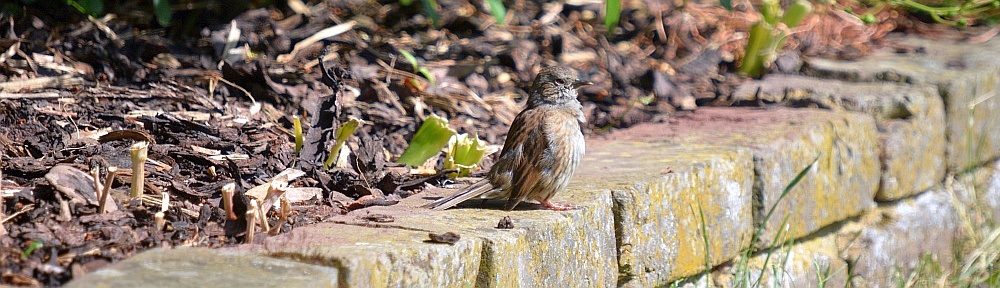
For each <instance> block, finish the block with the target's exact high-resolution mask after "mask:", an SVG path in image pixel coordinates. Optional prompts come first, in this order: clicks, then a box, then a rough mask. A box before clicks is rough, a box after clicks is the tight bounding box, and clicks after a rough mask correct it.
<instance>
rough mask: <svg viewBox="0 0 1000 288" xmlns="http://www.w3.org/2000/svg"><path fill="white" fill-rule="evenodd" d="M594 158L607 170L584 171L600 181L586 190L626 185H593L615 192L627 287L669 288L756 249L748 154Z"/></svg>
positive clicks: (704, 150) (652, 152) (623, 145)
mask: <svg viewBox="0 0 1000 288" xmlns="http://www.w3.org/2000/svg"><path fill="white" fill-rule="evenodd" d="M618 151H643V152H644V153H636V154H631V155H627V154H626V153H619V152H618ZM587 157H593V158H591V159H595V160H592V161H595V162H600V163H602V164H603V165H599V166H598V167H593V168H591V169H587V170H583V171H581V173H580V175H579V177H578V178H577V179H593V180H581V182H584V183H587V182H588V181H589V182H595V183H596V181H601V180H600V179H603V178H601V177H599V176H598V175H607V176H608V177H609V178H611V179H622V180H625V181H621V180H619V181H616V182H618V183H607V182H605V183H604V184H599V183H597V184H594V185H604V186H606V187H607V186H608V185H609V184H611V185H615V186H610V187H609V188H607V189H611V191H612V192H613V194H612V195H613V198H614V201H615V208H614V209H615V212H614V213H615V215H616V221H618V223H617V225H616V228H615V229H616V230H617V231H616V232H617V234H618V237H619V238H618V242H619V243H618V244H619V246H618V247H619V255H618V261H619V270H620V273H621V275H620V277H621V279H620V280H619V282H620V283H622V285H624V286H630V287H632V286H638V287H647V286H656V285H663V284H666V283H668V282H669V281H670V280H672V279H676V278H679V277H683V276H688V275H692V274H695V273H697V272H699V271H702V270H704V269H705V268H706V267H712V266H715V265H717V264H719V263H722V262H724V261H726V260H728V259H731V258H732V257H735V256H736V255H737V254H738V253H739V251H740V249H741V248H742V247H746V246H747V245H748V244H749V239H750V237H749V235H750V231H751V224H750V220H751V208H752V207H751V203H750V196H751V194H750V192H751V189H750V188H751V180H752V171H753V170H752V166H751V158H750V153H749V151H747V150H745V149H739V148H727V147H709V146H687V147H685V146H676V145H665V144H653V143H637V142H619V143H613V144H609V145H607V146H604V147H601V148H600V149H599V152H596V153H593V154H591V155H589V156H587ZM596 159H611V161H607V160H605V161H598V160H596ZM621 175H625V176H621ZM702 214H704V218H702V217H701V215H702ZM703 225H704V227H705V228H706V229H705V230H706V231H705V232H702V226H703ZM706 241H707V243H706ZM706 246H707V248H708V251H707V252H706V249H705V248H706ZM706 253H708V257H706ZM706 260H707V262H706Z"/></svg>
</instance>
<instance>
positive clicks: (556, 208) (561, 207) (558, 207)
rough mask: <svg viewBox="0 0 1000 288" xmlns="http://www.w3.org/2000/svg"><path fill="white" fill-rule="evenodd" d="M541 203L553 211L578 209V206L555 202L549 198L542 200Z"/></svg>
mask: <svg viewBox="0 0 1000 288" xmlns="http://www.w3.org/2000/svg"><path fill="white" fill-rule="evenodd" d="M541 204H542V207H545V209H549V210H553V211H566V210H573V209H576V207H573V205H569V204H559V203H553V202H552V201H549V200H544V201H541Z"/></svg>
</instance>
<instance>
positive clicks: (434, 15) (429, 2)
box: [420, 0, 441, 27]
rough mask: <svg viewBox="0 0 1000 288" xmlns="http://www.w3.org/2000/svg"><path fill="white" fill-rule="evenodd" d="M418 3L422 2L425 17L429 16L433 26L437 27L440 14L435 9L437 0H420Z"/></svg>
mask: <svg viewBox="0 0 1000 288" xmlns="http://www.w3.org/2000/svg"><path fill="white" fill-rule="evenodd" d="M420 3H421V4H423V5H422V6H423V8H424V14H427V17H429V18H431V24H432V25H434V27H437V26H438V25H440V24H441V14H438V12H437V10H438V8H437V7H438V4H437V1H435V0H421V1H420Z"/></svg>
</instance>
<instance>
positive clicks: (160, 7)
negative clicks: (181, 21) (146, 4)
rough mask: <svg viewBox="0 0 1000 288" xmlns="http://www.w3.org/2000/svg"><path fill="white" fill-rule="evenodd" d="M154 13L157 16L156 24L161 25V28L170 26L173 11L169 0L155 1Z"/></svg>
mask: <svg viewBox="0 0 1000 288" xmlns="http://www.w3.org/2000/svg"><path fill="white" fill-rule="evenodd" d="M153 13H154V14H156V22H158V23H160V26H164V27H166V26H170V18H171V14H173V11H171V10H170V1H169V0H153Z"/></svg>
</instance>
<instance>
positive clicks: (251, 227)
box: [245, 200, 259, 243]
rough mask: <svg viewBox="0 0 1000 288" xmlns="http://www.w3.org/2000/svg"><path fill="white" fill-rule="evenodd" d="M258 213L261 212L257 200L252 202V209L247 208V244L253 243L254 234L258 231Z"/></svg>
mask: <svg viewBox="0 0 1000 288" xmlns="http://www.w3.org/2000/svg"><path fill="white" fill-rule="evenodd" d="M257 211H259V207H257V200H250V207H247V213H246V215H245V216H246V218H247V233H246V243H253V237H254V233H255V232H256V230H257V229H256V228H257Z"/></svg>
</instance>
